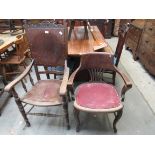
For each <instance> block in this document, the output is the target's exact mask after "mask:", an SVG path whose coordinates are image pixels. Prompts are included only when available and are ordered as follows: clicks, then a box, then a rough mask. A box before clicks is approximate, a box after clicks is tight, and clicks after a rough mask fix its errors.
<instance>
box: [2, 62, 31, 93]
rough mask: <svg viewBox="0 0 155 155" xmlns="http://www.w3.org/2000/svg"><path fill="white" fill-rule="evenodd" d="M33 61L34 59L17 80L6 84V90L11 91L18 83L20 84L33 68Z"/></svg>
mask: <svg viewBox="0 0 155 155" xmlns="http://www.w3.org/2000/svg"><path fill="white" fill-rule="evenodd" d="M33 62H34V61H32V62H31V64H30V65H29V66H28V67H26V69H25V70H24V72H23V73H22V74H21V75H19V76H18V77H17V78H16V79H15V80H13V81H12V82H10V83H9V84H8V85H6V86H5V88H4V91H6V92H9V91H10V90H11V89H12V88H13V87H14V86H15V85H16V84H18V83H19V82H20V81H21V80H22V79H23V78H24V77H25V76H26V75H27V74H28V73H29V71H30V70H31V68H32V65H33Z"/></svg>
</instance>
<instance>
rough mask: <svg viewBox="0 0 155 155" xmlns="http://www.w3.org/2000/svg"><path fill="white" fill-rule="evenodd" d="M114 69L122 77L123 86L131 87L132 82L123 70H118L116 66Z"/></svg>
mask: <svg viewBox="0 0 155 155" xmlns="http://www.w3.org/2000/svg"><path fill="white" fill-rule="evenodd" d="M115 70H116V72H117V73H118V74H119V75H120V76H121V78H122V79H123V81H124V84H125V86H126V87H128V88H131V87H132V83H131V81H130V80H129V79H128V77H127V76H126V75H125V74H124V73H123V72H121V71H120V70H118V69H117V68H116V67H115Z"/></svg>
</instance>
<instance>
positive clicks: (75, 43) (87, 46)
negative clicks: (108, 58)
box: [68, 26, 112, 56]
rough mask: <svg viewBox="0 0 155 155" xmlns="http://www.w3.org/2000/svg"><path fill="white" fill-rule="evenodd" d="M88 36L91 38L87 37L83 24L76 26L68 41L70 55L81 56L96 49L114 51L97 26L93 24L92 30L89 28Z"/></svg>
mask: <svg viewBox="0 0 155 155" xmlns="http://www.w3.org/2000/svg"><path fill="white" fill-rule="evenodd" d="M88 37H89V39H85V33H84V27H83V26H78V27H75V28H74V32H73V33H72V35H71V40H70V41H68V55H69V56H80V55H82V54H85V53H90V52H94V51H95V49H99V50H100V51H105V52H110V53H111V52H112V49H111V47H110V46H109V44H108V43H107V42H106V40H105V39H104V37H103V35H102V34H101V32H100V31H99V29H98V28H97V26H91V30H88Z"/></svg>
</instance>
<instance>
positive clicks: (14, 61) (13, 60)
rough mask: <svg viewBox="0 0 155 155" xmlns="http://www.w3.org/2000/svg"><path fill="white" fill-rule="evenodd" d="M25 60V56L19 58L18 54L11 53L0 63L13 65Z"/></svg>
mask: <svg viewBox="0 0 155 155" xmlns="http://www.w3.org/2000/svg"><path fill="white" fill-rule="evenodd" d="M24 60H25V56H24V57H23V58H22V59H19V57H18V56H16V55H12V56H9V57H8V58H6V59H3V60H2V61H1V62H0V63H1V64H14V65H19V64H21V63H22V62H23V61H24Z"/></svg>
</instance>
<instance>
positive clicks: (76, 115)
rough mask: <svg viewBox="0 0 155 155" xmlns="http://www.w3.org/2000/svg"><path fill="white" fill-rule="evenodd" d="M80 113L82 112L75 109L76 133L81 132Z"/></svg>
mask: <svg viewBox="0 0 155 155" xmlns="http://www.w3.org/2000/svg"><path fill="white" fill-rule="evenodd" d="M79 113H80V111H79V110H77V109H76V108H75V107H74V117H75V120H76V132H79V131H80V119H79Z"/></svg>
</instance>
